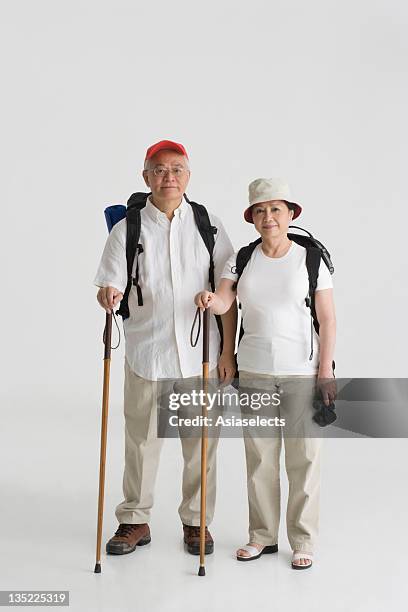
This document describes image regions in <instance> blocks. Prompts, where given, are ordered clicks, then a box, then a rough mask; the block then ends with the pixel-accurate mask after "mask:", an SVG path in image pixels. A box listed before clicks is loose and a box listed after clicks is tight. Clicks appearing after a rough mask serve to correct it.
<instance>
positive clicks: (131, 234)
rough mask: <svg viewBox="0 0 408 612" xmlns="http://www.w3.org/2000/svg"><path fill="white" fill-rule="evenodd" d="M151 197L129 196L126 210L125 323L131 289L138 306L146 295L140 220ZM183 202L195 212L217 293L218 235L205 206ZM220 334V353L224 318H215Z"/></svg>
mask: <svg viewBox="0 0 408 612" xmlns="http://www.w3.org/2000/svg"><path fill="white" fill-rule="evenodd" d="M150 195H151V193H150V192H149V193H144V192H137V193H134V194H132V195H131V196H130V198H129V200H128V201H127V209H126V264H127V285H126V289H125V293H124V294H123V298H122V301H121V303H120V308H119V310H118V311H117V314H119V315H120V316H121V317H122V319H123V320H125V319H127V318H128V317H129V305H128V300H129V293H130V290H131V288H132V285H134V286H135V287H136V291H137V300H138V305H139V306H143V295H142V290H141V287H140V285H139V262H138V258H139V255H140V253H143V245H142V244H140V243H139V240H140V230H141V216H140V211H141V210H142V208H144V207H145V206H146V201H147V198H148V197H149V196H150ZM184 198H185V200H186V202H188V203H189V204H190V206H191V208H192V210H193V214H194V219H195V222H196V225H197V229H198V231H199V232H200V236H201V238H202V239H203V242H204V244H205V246H206V248H207V251H208V254H209V256H210V263H209V272H208V277H209V283H210V287H211V291H215V282H214V259H213V251H214V244H215V239H214V235H215V234H216V233H217V228H216V227H214V226H213V225H211V221H210V217H209V215H208V212H207V209H206V208H205V206H203V205H202V204H197V202H192V201H191V200H189V199H188V197H187V196H186V194H184ZM135 257H136V270H135V276H134V277H132V268H133V262H134V260H135ZM216 320H217V325H218V330H219V332H220V337H221V350H222V323H221V318H220V317H219V316H216Z"/></svg>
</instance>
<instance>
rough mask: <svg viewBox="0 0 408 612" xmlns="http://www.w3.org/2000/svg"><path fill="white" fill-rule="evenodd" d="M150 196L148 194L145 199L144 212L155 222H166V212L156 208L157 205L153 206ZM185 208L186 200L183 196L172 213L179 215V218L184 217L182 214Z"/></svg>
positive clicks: (186, 206)
mask: <svg viewBox="0 0 408 612" xmlns="http://www.w3.org/2000/svg"><path fill="white" fill-rule="evenodd" d="M151 197H152V196H149V197H148V198H147V200H146V212H147V214H148V215H149V217H150V218H151V219H152V220H153V221H155V222H156V223H168V222H169V220H168V218H167V215H166V213H164V212H162V211H161V210H159V209H158V208H157V206H155V205H154V204H153V202H152V200H151ZM187 208H188V204H187V202H186V200H185V199H184V197H183V198H182V200H181V202H180V205H179V206H178V207H177V208H176V210H175V211H174V215H175V216H179V217H180V219H182V218H183V217H184V215H185V214H186V212H187Z"/></svg>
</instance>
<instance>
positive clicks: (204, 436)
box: [198, 308, 210, 576]
mask: <svg viewBox="0 0 408 612" xmlns="http://www.w3.org/2000/svg"><path fill="white" fill-rule="evenodd" d="M209 343H210V309H209V308H206V309H205V310H204V315H203V389H204V398H205V399H204V402H203V405H202V420H203V424H202V428H201V500H200V568H199V570H198V575H199V576H205V527H206V500H207V446H208V431H207V425H206V422H207V393H208V377H209V366H210V363H209V362H210V357H209Z"/></svg>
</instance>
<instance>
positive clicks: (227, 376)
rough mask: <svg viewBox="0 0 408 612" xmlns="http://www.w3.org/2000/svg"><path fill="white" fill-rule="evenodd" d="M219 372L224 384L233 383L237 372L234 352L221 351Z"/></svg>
mask: <svg viewBox="0 0 408 612" xmlns="http://www.w3.org/2000/svg"><path fill="white" fill-rule="evenodd" d="M218 373H219V377H220V382H221V383H222V384H223V386H227V385H229V384H231V382H232V380H233V378H234V374H235V359H234V355H233V354H232V353H224V352H223V353H221V355H220V358H219V361H218Z"/></svg>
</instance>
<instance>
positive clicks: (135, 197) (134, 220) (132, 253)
mask: <svg viewBox="0 0 408 612" xmlns="http://www.w3.org/2000/svg"><path fill="white" fill-rule="evenodd" d="M149 195H150V193H141V192H137V193H134V194H132V195H131V196H130V198H129V200H128V202H127V209H126V266H127V285H126V289H125V293H124V294H123V298H122V301H121V303H120V308H119V310H118V311H117V314H119V315H121V317H122V318H123V320H125V319H127V318H128V317H129V305H128V301H129V293H130V290H131V288H132V285H135V286H136V290H137V300H138V305H139V306H143V296H142V290H141V288H140V286H139V264H138V255H139V253H143V247H142V245H141V244H139V239H140V230H141V219H140V211H141V210H142V208H144V207H145V206H146V201H147V198H148V197H149ZM135 257H136V258H137V259H136V273H135V274H136V275H135V278H132V269H133V262H134V260H135Z"/></svg>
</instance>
